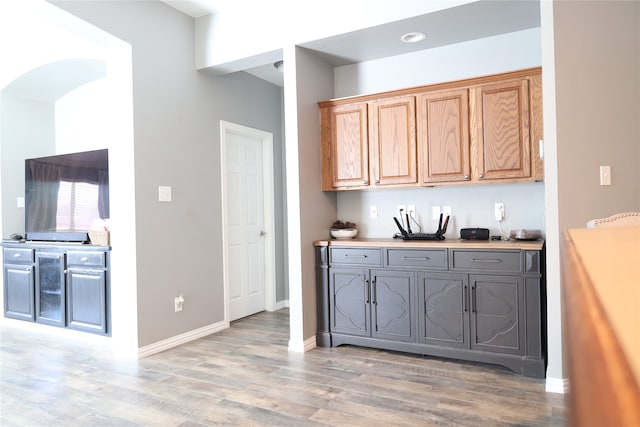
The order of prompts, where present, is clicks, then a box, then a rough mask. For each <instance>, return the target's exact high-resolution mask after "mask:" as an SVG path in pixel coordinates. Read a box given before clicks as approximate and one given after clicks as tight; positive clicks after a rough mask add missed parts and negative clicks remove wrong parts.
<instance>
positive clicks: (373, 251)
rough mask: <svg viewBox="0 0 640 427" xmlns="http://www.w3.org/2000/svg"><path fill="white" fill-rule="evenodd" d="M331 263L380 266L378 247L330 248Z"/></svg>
mask: <svg viewBox="0 0 640 427" xmlns="http://www.w3.org/2000/svg"><path fill="white" fill-rule="evenodd" d="M329 263H330V264H331V265H371V266H382V256H381V249H380V248H330V251H329Z"/></svg>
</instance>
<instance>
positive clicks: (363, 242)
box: [313, 238, 544, 251]
mask: <svg viewBox="0 0 640 427" xmlns="http://www.w3.org/2000/svg"><path fill="white" fill-rule="evenodd" d="M313 245H314V246H350V247H353V246H360V247H374V246H375V247H378V246H381V247H393V248H428V249H431V248H455V249H519V250H534V251H539V250H542V248H543V247H544V240H507V241H505V240H459V239H447V240H410V241H407V240H401V239H385V238H360V239H339V240H338V239H335V240H317V241H315V242H313Z"/></svg>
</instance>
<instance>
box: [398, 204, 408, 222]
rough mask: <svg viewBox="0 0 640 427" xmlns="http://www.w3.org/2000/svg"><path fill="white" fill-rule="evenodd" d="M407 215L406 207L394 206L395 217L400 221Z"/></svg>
mask: <svg viewBox="0 0 640 427" xmlns="http://www.w3.org/2000/svg"><path fill="white" fill-rule="evenodd" d="M406 213H407V205H398V206H396V216H397V217H398V219H399V220H400V221H402V218H404V215H405V214H406Z"/></svg>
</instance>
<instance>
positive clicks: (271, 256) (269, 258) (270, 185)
mask: <svg viewBox="0 0 640 427" xmlns="http://www.w3.org/2000/svg"><path fill="white" fill-rule="evenodd" d="M229 134H236V135H242V136H246V137H250V138H255V139H259V140H260V141H262V183H263V199H264V206H263V208H264V228H265V230H264V231H265V235H264V239H265V242H264V243H265V245H264V248H265V256H264V266H265V276H264V288H265V289H264V290H265V308H266V310H267V311H274V310H275V307H276V265H275V206H274V195H275V188H274V182H273V173H274V169H273V134H272V133H270V132H265V131H262V130H259V129H254V128H250V127H248V126H243V125H239V124H236V123H232V122H228V121H225V120H220V166H221V167H220V170H221V187H222V188H221V197H222V270H223V273H222V274H223V282H224V321H225V323H226V324H227V326H228V325H229V324H230V319H229V253H228V249H229V248H228V243H229V241H228V236H227V234H228V231H227V226H226V224H227V203H228V197H227V180H226V176H227V162H226V158H227V149H226V148H227V135H229Z"/></svg>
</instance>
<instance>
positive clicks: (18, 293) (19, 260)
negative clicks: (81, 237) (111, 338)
mask: <svg viewBox="0 0 640 427" xmlns="http://www.w3.org/2000/svg"><path fill="white" fill-rule="evenodd" d="M3 246H4V248H3V257H4V265H3V270H4V289H3V291H4V315H5V317H8V318H13V319H19V320H27V321H36V322H38V323H42V324H46V325H51V326H58V327H67V328H69V329H76V330H80V331H85V332H92V333H96V334H101V335H109V334H110V333H111V332H110V329H111V328H110V313H109V307H110V286H109V284H110V280H109V257H110V251H109V250H108V249H107V248H101V247H95V246H94V247H90V248H87V249H85V250H73V249H71V250H70V249H69V248H68V247H65V246H60V245H38V244H33V245H29V244H24V243H9V242H5V243H3Z"/></svg>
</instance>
